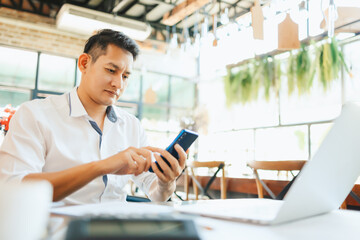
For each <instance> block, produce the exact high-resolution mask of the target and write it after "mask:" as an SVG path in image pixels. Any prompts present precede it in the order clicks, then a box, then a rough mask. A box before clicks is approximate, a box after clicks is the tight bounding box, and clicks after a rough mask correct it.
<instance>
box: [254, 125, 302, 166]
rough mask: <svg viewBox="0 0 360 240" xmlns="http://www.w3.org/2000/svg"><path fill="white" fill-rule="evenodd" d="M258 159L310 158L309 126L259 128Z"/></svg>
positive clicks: (256, 154) (256, 153) (256, 137)
mask: <svg viewBox="0 0 360 240" xmlns="http://www.w3.org/2000/svg"><path fill="white" fill-rule="evenodd" d="M255 159H256V160H306V159H308V134H307V126H306V125H303V126H295V127H278V128H269V129H258V130H256V132H255Z"/></svg>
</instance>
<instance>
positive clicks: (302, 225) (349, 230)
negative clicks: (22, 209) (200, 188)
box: [49, 210, 360, 240]
mask: <svg viewBox="0 0 360 240" xmlns="http://www.w3.org/2000/svg"><path fill="white" fill-rule="evenodd" d="M176 216H179V214H176ZM181 216H185V217H186V218H192V219H193V220H194V221H195V223H196V225H197V228H198V231H199V234H200V237H201V239H205V240H208V239H220V240H225V239H226V240H227V239H266V240H271V239H276V240H278V239H295V240H296V239H327V240H328V239H358V236H359V235H360V211H352V210H336V211H333V212H330V213H327V214H323V215H319V216H315V217H311V218H307V219H303V220H298V221H294V222H290V223H286V224H280V225H274V226H261V225H255V224H249V223H240V222H232V221H225V220H218V219H213V218H205V217H199V216H193V215H181ZM68 220H69V218H68V217H62V216H54V215H52V216H51V218H50V225H49V226H50V238H51V239H64V237H65V233H66V226H67V223H68Z"/></svg>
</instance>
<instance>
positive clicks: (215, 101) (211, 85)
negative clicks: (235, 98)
mask: <svg viewBox="0 0 360 240" xmlns="http://www.w3.org/2000/svg"><path fill="white" fill-rule="evenodd" d="M199 101H200V104H201V105H203V106H204V107H206V109H207V111H208V114H209V132H212V131H225V130H230V129H241V128H250V127H258V126H274V125H277V124H278V123H279V110H278V104H277V98H276V94H275V93H274V92H273V91H272V92H270V99H269V101H266V100H265V99H264V92H263V89H261V90H260V91H259V99H258V100H257V101H256V102H251V103H248V104H245V105H242V104H235V105H233V106H231V107H227V106H226V99H225V94H224V82H223V81H211V82H205V83H199Z"/></svg>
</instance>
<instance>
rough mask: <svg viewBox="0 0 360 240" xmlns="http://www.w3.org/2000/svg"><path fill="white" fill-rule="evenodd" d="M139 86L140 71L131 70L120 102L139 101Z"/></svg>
mask: <svg viewBox="0 0 360 240" xmlns="http://www.w3.org/2000/svg"><path fill="white" fill-rule="evenodd" d="M140 86H141V74H140V71H136V70H133V71H132V73H131V75H130V79H129V80H128V86H127V88H126V89H125V91H124V93H123V95H122V96H121V97H120V100H123V101H135V102H138V101H140Z"/></svg>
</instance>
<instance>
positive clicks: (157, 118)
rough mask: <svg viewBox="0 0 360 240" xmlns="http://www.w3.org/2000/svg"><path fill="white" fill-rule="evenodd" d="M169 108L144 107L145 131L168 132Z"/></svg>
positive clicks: (143, 122)
mask: <svg viewBox="0 0 360 240" xmlns="http://www.w3.org/2000/svg"><path fill="white" fill-rule="evenodd" d="M167 119H168V114H167V108H165V107H161V106H152V105H143V112H142V120H141V122H142V124H143V127H145V129H148V130H158V131H168V123H167Z"/></svg>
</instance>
